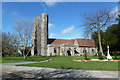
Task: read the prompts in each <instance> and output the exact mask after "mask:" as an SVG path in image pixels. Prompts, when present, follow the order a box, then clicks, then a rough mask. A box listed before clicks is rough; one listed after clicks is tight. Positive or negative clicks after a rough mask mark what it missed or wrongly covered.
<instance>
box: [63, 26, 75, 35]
mask: <svg viewBox="0 0 120 80" xmlns="http://www.w3.org/2000/svg"><path fill="white" fill-rule="evenodd" d="M73 30H74V25H72V26H71V27H69V28H66V29H64V30H63V31H62V33H63V34H66V33H71V32H72V31H73Z"/></svg>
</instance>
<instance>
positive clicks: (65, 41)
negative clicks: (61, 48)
mask: <svg viewBox="0 0 120 80" xmlns="http://www.w3.org/2000/svg"><path fill="white" fill-rule="evenodd" d="M66 43H70V44H74V39H70V40H69V39H55V40H54V41H53V42H52V43H51V44H66Z"/></svg>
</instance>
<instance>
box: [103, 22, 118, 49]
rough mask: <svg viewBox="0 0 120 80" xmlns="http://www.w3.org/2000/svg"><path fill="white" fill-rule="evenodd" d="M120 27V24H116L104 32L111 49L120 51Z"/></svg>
mask: <svg viewBox="0 0 120 80" xmlns="http://www.w3.org/2000/svg"><path fill="white" fill-rule="evenodd" d="M119 38H120V29H119V26H118V24H114V25H112V26H110V27H108V28H107V30H106V31H105V32H104V39H105V43H106V45H110V50H111V51H120V49H119V47H120V39H119Z"/></svg>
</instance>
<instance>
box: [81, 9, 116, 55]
mask: <svg viewBox="0 0 120 80" xmlns="http://www.w3.org/2000/svg"><path fill="white" fill-rule="evenodd" d="M115 15H116V13H112V12H111V10H110V9H106V8H103V9H98V10H96V11H94V12H90V13H87V14H86V13H85V14H84V15H83V16H82V26H83V27H84V36H85V37H89V36H90V35H91V34H92V33H93V32H94V31H97V32H98V40H99V48H100V52H101V54H102V56H104V54H103V49H102V45H101V35H100V30H104V29H105V28H106V27H109V26H110V25H111V24H112V22H113V21H115V20H114V16H115Z"/></svg>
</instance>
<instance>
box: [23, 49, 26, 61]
mask: <svg viewBox="0 0 120 80" xmlns="http://www.w3.org/2000/svg"><path fill="white" fill-rule="evenodd" d="M23 56H24V59H26V56H25V50H23Z"/></svg>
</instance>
